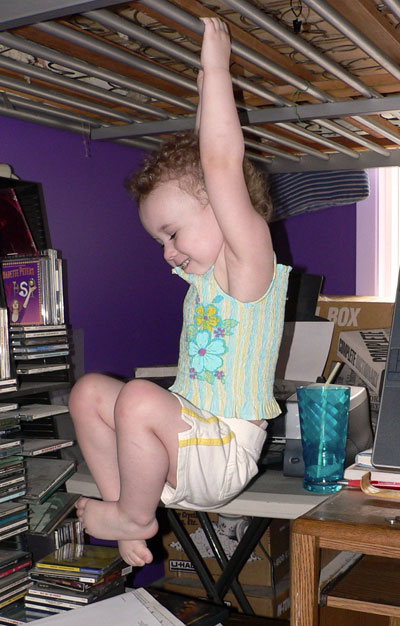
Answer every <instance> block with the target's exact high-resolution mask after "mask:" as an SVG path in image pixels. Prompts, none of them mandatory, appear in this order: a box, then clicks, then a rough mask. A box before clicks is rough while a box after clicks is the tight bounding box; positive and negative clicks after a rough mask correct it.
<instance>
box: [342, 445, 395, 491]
mask: <svg viewBox="0 0 400 626" xmlns="http://www.w3.org/2000/svg"><path fill="white" fill-rule="evenodd" d="M371 459H372V448H370V449H368V450H364V451H363V452H359V453H358V454H357V455H356V458H355V463H353V464H352V465H349V467H346V469H345V470H344V476H343V478H344V480H345V481H347V485H348V486H349V487H360V481H361V478H362V476H364V474H366V473H367V472H370V483H371V485H373V486H374V487H379V488H381V489H400V471H396V470H383V469H378V468H377V467H374V466H373V465H372V460H371Z"/></svg>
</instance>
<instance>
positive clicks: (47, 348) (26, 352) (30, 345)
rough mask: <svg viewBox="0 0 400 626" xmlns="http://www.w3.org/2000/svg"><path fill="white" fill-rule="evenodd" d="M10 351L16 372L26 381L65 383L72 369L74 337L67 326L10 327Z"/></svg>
mask: <svg viewBox="0 0 400 626" xmlns="http://www.w3.org/2000/svg"><path fill="white" fill-rule="evenodd" d="M10 348H11V353H12V356H13V361H14V363H15V371H16V374H17V375H18V376H22V377H23V380H26V379H27V377H29V380H35V381H37V380H42V379H43V378H44V377H45V378H46V380H49V374H51V375H52V378H51V379H52V380H53V379H54V378H53V377H54V375H57V373H58V376H60V375H61V379H62V380H65V376H68V370H69V367H70V363H69V357H70V353H71V347H70V337H69V332H68V329H67V326H66V325H65V324H54V325H49V326H46V325H31V326H15V325H14V326H13V325H11V326H10Z"/></svg>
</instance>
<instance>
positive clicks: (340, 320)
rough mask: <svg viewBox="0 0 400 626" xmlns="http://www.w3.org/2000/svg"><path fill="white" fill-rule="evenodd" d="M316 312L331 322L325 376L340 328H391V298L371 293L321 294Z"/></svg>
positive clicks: (337, 340) (333, 358)
mask: <svg viewBox="0 0 400 626" xmlns="http://www.w3.org/2000/svg"><path fill="white" fill-rule="evenodd" d="M315 313H316V315H318V316H320V317H323V318H325V319H328V320H330V321H332V322H334V324H335V326H334V329H333V337H332V343H331V347H330V350H329V354H328V359H327V362H326V365H325V369H324V376H325V377H326V378H327V377H328V375H329V372H330V371H331V369H332V363H333V362H335V361H338V360H339V357H338V356H337V351H338V345H339V334H340V332H341V331H342V330H371V329H374V328H390V327H391V325H392V317H393V300H390V299H389V298H386V299H385V298H378V297H373V296H324V295H323V296H320V297H319V298H318V306H317V309H316V312H315Z"/></svg>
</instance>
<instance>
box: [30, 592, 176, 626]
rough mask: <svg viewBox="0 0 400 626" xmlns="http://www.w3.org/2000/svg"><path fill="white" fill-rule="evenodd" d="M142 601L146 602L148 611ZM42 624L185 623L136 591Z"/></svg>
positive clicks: (124, 625) (132, 625)
mask: <svg viewBox="0 0 400 626" xmlns="http://www.w3.org/2000/svg"><path fill="white" fill-rule="evenodd" d="M142 600H143V601H146V603H147V604H148V606H149V608H147V607H146V606H145V605H144V604H143V601H142ZM40 621H41V622H42V624H43V626H47V625H49V626H53V625H54V626H82V625H83V624H84V625H85V626H110V624H118V626H160V624H162V625H163V626H178V625H179V626H183V622H181V621H180V620H179V619H177V618H176V617H175V616H174V615H172V613H170V612H169V611H168V610H167V609H165V608H164V607H163V606H161V604H160V603H159V602H158V601H157V600H155V598H153V597H152V596H151V595H150V594H149V593H148V592H147V591H146V590H145V589H133V590H131V591H128V592H127V593H122V594H120V595H119V596H114V597H113V598H109V599H108V600H100V601H99V602H94V603H93V604H90V605H89V606H85V607H82V608H79V609H72V610H71V611H66V613H58V614H57V615H52V616H51V617H45V618H43V619H41V620H40ZM42 624H41V625H40V626H42Z"/></svg>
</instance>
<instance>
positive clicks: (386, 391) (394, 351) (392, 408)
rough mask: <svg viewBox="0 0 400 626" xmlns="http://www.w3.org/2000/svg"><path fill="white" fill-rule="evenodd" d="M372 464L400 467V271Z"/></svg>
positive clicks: (379, 466) (399, 468)
mask: <svg viewBox="0 0 400 626" xmlns="http://www.w3.org/2000/svg"><path fill="white" fill-rule="evenodd" d="M372 464H373V465H374V466H375V467H378V468H382V469H398V470H400V272H399V280H398V283H397V291H396V298H395V303H394V310H393V319H392V328H391V333H390V339H389V350H388V356H387V362H386V370H385V375H384V379H383V386H382V392H381V401H380V408H379V414H378V421H377V425H376V432H375V441H374V445H373V450H372Z"/></svg>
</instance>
